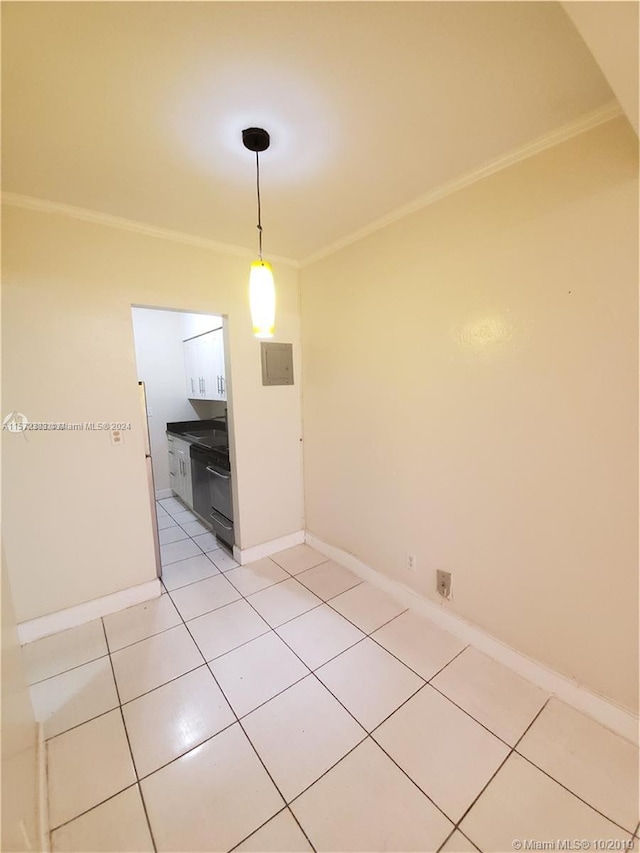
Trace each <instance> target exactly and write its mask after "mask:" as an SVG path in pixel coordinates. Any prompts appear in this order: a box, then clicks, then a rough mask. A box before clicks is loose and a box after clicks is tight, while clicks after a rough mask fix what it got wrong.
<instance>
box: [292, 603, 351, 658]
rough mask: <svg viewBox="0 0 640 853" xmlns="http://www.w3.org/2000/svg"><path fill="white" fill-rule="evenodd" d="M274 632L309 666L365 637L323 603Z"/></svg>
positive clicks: (336, 653)
mask: <svg viewBox="0 0 640 853" xmlns="http://www.w3.org/2000/svg"><path fill="white" fill-rule="evenodd" d="M277 633H278V634H279V635H280V636H281V637H282V639H283V640H284V641H285V642H286V643H287V645H289V646H291V648H292V649H293V650H294V652H295V653H296V654H297V655H299V656H300V657H301V658H302V660H303V661H304V662H305V663H306V664H307V666H308V667H309V668H310V669H316V668H317V667H319V666H321V665H322V664H323V663H326V662H327V661H328V660H330V659H331V658H333V657H335V656H336V655H339V654H340V652H344V651H345V650H346V649H348V648H349V647H350V646H354V645H355V644H356V643H358V642H360V640H363V639H364V637H365V635H364V634H363V633H362V631H360V630H359V629H358V628H356V627H355V626H354V625H352V624H351V622H347V620H346V619H345V618H344V617H342V616H340V614H339V613H336V612H335V610H332V609H331V608H330V607H328V606H327V605H326V604H323V605H322V606H321V607H314V609H313V610H309V611H308V612H307V613H303V614H302V616H298V617H297V618H296V619H292V620H291V621H290V622H287V623H286V624H285V625H281V626H280V627H279V628H278V629H277Z"/></svg>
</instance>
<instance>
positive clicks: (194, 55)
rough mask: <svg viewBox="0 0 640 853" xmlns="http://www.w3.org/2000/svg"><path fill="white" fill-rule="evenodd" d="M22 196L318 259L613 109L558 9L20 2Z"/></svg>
mask: <svg viewBox="0 0 640 853" xmlns="http://www.w3.org/2000/svg"><path fill="white" fill-rule="evenodd" d="M2 5H3V8H2V42H3V45H2V47H3V49H2V85H3V90H2V97H3V103H2V107H3V116H4V118H3V148H4V151H3V185H4V189H5V190H7V191H10V192H15V193H20V194H25V195H30V196H36V197H39V198H43V199H48V200H50V201H54V202H61V203H65V204H70V205H75V206H79V207H84V208H89V209H91V210H96V211H101V212H103V213H108V214H112V215H116V216H121V217H125V218H128V219H133V220H138V221H140V222H145V223H149V224H151V225H155V226H160V227H164V228H170V229H175V230H177V231H181V232H186V233H189V234H193V235H197V236H201V237H205V238H209V239H212V240H216V241H219V242H225V243H230V244H234V245H240V246H247V247H250V248H253V247H254V246H255V245H256V236H255V235H256V231H255V165H254V159H253V157H254V155H252V154H250V153H249V152H248V151H246V150H245V149H244V148H243V146H242V143H241V137H240V132H241V130H242V128H243V127H246V126H249V125H262V126H264V127H265V128H266V129H267V130H269V132H270V133H271V135H272V146H271V148H270V149H269V151H267V152H266V153H265V154H263V155H262V156H261V173H262V189H263V225H264V229H265V230H264V242H265V256H266V257H269V255H281V256H287V257H290V258H294V259H296V260H301V259H304V258H306V257H308V256H309V255H311V254H313V253H316V252H318V251H319V250H321V249H322V248H323V247H325V246H327V245H329V244H331V243H333V242H334V241H337V240H340V239H343V238H345V237H346V236H347V235H349V234H350V233H352V232H354V231H356V230H358V229H361V228H363V227H365V226H366V225H367V224H368V223H370V222H371V221H373V220H376V219H378V218H381V217H384V216H386V215H388V214H390V213H391V212H392V211H394V210H396V209H397V208H399V207H402V206H404V205H406V204H409V203H410V202H411V201H412V200H414V199H416V198H417V197H419V196H422V195H424V194H426V193H428V192H430V191H431V190H433V189H434V188H436V187H439V186H440V185H442V184H444V183H446V182H448V181H451V180H453V179H455V178H456V177H458V176H459V175H461V174H463V173H465V172H468V171H470V170H473V169H474V168H477V167H478V166H480V165H481V164H484V163H486V162H488V161H491V160H493V159H495V158H497V157H500V156H501V155H503V154H505V153H506V152H509V151H511V150H513V149H515V148H517V147H519V146H522V145H524V144H526V143H528V142H530V141H531V140H533V139H536V138H538V137H540V136H543V135H545V134H547V133H549V132H550V131H552V130H553V129H555V128H557V127H558V126H560V125H563V124H566V123H568V122H572V121H574V120H576V119H578V118H580V117H581V116H583V115H585V114H586V113H589V112H590V111H593V110H595V109H597V108H599V107H601V106H603V105H605V104H607V103H608V102H610V101H611V100H612V99H613V94H612V92H611V90H610V88H609V86H608V85H607V83H606V81H605V79H604V77H603V76H602V74H601V72H600V70H599V69H598V67H597V65H596V63H595V62H594V60H593V58H592V57H591V54H590V53H589V51H588V49H587V47H586V46H585V44H584V43H583V41H582V40H581V38H580V36H579V35H578V32H577V30H576V29H575V28H574V26H573V24H572V23H571V21H570V19H569V18H568V16H567V15H566V13H565V12H564V11H563V9H562V7H561V6H560V5H559V4H558V3H555V2H534V3H529V2H496V3H493V2H414V3H402V2H391V3H387V2H335V3H324V2H318V3H316V2H297V3H278V2H276V3H271V2H257V3H252V2H194V3H192V2H180V3H178V2H171V3H154V2H149V3H109V2H106V3H101V2H92V3H74V2H70V3H64V2H53V3H47V2H45V3H38V2H34V3H27V2H13V3H3V4H2Z"/></svg>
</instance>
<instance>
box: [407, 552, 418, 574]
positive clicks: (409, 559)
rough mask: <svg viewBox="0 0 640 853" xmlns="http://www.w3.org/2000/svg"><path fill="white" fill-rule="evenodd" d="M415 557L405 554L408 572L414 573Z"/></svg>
mask: <svg viewBox="0 0 640 853" xmlns="http://www.w3.org/2000/svg"><path fill="white" fill-rule="evenodd" d="M416 563H417V560H416V555H415V554H407V568H408V569H409V571H410V572H415V570H416Z"/></svg>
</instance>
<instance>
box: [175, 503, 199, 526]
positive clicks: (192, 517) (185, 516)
mask: <svg viewBox="0 0 640 853" xmlns="http://www.w3.org/2000/svg"><path fill="white" fill-rule="evenodd" d="M171 517H172V518H173V520H174V521H176V522H177V523H178V524H179V525H180V526H181V527H182V526H183V525H184V524H189V522H191V521H198V516H197V515H196V514H195V513H194V512H191V510H190V509H186V507H185V508H184V509H183V510H181V511H180V512H176V511H175V510H171Z"/></svg>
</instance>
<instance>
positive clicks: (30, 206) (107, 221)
mask: <svg viewBox="0 0 640 853" xmlns="http://www.w3.org/2000/svg"><path fill="white" fill-rule="evenodd" d="M2 203H3V204H7V205H10V206H12V207H22V208H25V209H26V210H37V211H39V212H41V213H55V214H58V215H61V216H69V217H71V218H72V219H81V220H82V221H83V222H92V223H95V224H96V225H106V226H107V227H109V228H119V229H120V230H122V231H131V232H133V233H134V234H144V235H145V236H147V237H158V238H160V239H161V240H172V241H173V242H174V243H184V244H185V245H187V246H197V247H198V248H200V249H209V250H210V251H214V252H224V253H225V254H227V255H238V256H240V257H243V258H255V252H253V251H251V249H247V248H245V247H244V246H234V245H233V244H230V243H218V242H216V241H215V240H209V239H207V238H206V237H198V236H196V235H195V234H185V233H184V232H182V231H172V230H171V229H170V228H160V227H158V226H156V225H148V224H147V223H145V222H137V221H136V220H134V219H124V218H123V217H121V216H112V215H111V214H110V213H101V212H100V211H97V210H89V209H88V208H85V207H73V206H72V205H70V204H62V203H61V202H57V201H48V200H47V199H44V198H36V197H34V196H28V195H21V194H20V193H11V192H3V193H2ZM269 260H270V261H272V262H274V263H279V264H285V265H286V266H290V267H294V268H296V269H297V268H298V262H297V261H294V260H293V259H292V258H283V257H281V256H279V255H270V257H269Z"/></svg>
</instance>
